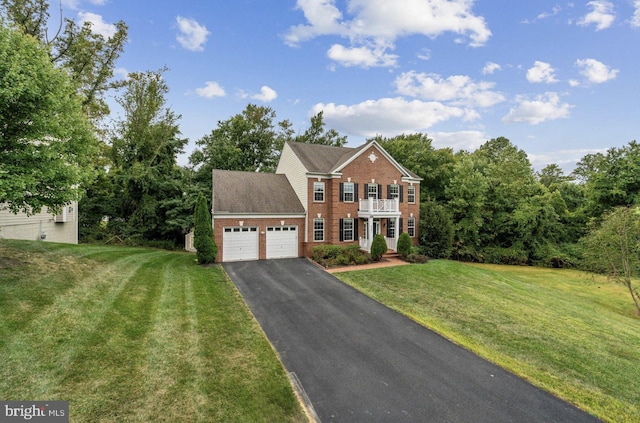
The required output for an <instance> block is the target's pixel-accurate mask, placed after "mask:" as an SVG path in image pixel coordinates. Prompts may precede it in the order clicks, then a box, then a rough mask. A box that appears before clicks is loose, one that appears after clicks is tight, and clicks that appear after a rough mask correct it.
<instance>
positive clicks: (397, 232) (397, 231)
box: [393, 217, 400, 251]
mask: <svg viewBox="0 0 640 423" xmlns="http://www.w3.org/2000/svg"><path fill="white" fill-rule="evenodd" d="M394 220H395V223H394V226H393V227H394V231H393V237H394V238H395V240H396V248H395V250H396V251H398V238H399V236H400V218H399V217H396V218H395V219H394Z"/></svg>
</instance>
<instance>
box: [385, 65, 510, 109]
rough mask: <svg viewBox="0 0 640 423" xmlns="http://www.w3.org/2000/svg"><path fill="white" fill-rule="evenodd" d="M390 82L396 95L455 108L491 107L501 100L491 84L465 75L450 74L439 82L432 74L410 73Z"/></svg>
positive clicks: (501, 96)
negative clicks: (441, 103)
mask: <svg viewBox="0 0 640 423" xmlns="http://www.w3.org/2000/svg"><path fill="white" fill-rule="evenodd" d="M394 83H395V85H396V89H397V92H398V93H399V94H403V95H408V96H411V97H419V98H422V99H424V100H435V101H446V102H451V104H452V105H455V106H460V105H463V106H468V107H476V106H478V107H491V106H493V105H495V104H497V103H500V102H502V101H504V100H505V98H504V96H503V95H502V94H501V93H499V92H496V91H492V89H493V88H494V86H495V83H493V82H485V81H480V82H474V81H473V80H472V79H471V78H470V77H468V76H466V75H452V76H449V77H448V78H446V79H443V78H442V77H441V76H440V75H437V74H433V73H416V72H415V71H410V72H404V73H402V74H400V75H399V76H398V77H397V78H396V80H395V82H394Z"/></svg>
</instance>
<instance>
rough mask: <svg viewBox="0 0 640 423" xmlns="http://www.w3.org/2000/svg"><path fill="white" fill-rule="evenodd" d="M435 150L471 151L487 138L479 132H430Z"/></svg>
mask: <svg viewBox="0 0 640 423" xmlns="http://www.w3.org/2000/svg"><path fill="white" fill-rule="evenodd" d="M429 137H430V138H431V139H432V140H433V146H434V147H435V148H452V149H454V150H468V151H473V150H476V149H477V148H478V147H480V146H481V145H482V144H484V143H485V142H486V141H487V140H488V139H489V137H487V136H486V135H485V134H484V133H482V132H481V131H458V132H431V133H430V134H429Z"/></svg>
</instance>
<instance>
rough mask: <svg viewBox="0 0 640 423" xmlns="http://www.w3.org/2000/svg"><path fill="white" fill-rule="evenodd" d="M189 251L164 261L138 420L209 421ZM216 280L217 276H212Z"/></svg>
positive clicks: (144, 370) (137, 407) (145, 365)
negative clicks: (201, 387)
mask: <svg viewBox="0 0 640 423" xmlns="http://www.w3.org/2000/svg"><path fill="white" fill-rule="evenodd" d="M181 261H184V257H183V256H179V255H173V256H171V257H167V259H165V260H164V261H163V263H162V265H161V266H162V268H163V269H162V275H161V277H162V294H161V296H160V300H159V303H158V308H157V311H156V315H155V320H154V322H153V330H152V331H151V332H150V334H149V335H150V336H149V341H148V344H147V356H146V361H145V363H144V367H143V372H144V376H143V379H144V381H145V385H144V390H145V395H144V397H143V400H142V402H141V403H140V404H136V410H137V416H136V420H137V421H185V422H189V421H203V419H204V417H205V416H204V414H203V413H201V409H200V408H201V407H202V406H203V405H204V404H206V402H207V401H206V398H205V397H204V396H203V395H201V394H200V393H199V392H198V386H199V383H200V380H201V378H202V376H201V369H202V368H204V367H205V365H204V363H202V360H201V359H200V354H199V350H200V342H199V336H198V333H197V331H196V321H197V317H196V313H195V304H194V298H193V288H192V284H193V278H192V277H191V274H190V273H186V274H185V273H184V272H183V271H181V270H182V266H181V264H182V263H181ZM209 283H212V282H209Z"/></svg>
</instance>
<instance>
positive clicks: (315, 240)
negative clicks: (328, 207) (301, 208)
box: [313, 218, 324, 242]
mask: <svg viewBox="0 0 640 423" xmlns="http://www.w3.org/2000/svg"><path fill="white" fill-rule="evenodd" d="M316 222H322V239H316V231H319V229H316ZM313 242H324V218H315V219H313Z"/></svg>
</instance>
